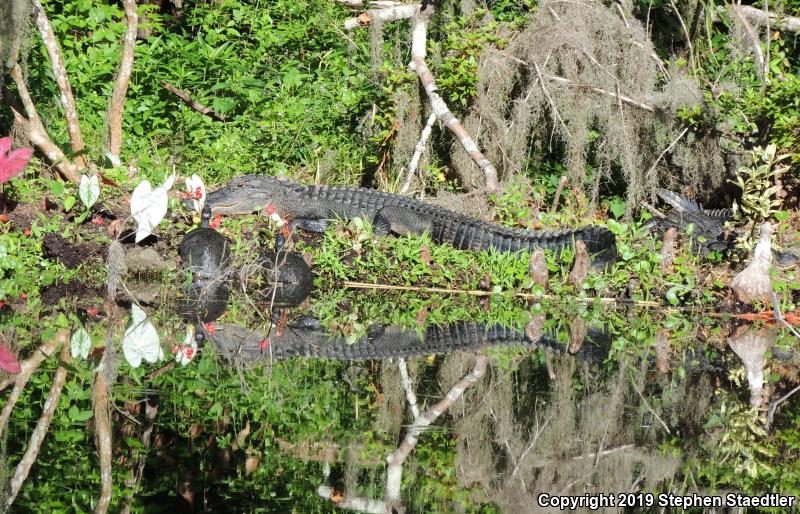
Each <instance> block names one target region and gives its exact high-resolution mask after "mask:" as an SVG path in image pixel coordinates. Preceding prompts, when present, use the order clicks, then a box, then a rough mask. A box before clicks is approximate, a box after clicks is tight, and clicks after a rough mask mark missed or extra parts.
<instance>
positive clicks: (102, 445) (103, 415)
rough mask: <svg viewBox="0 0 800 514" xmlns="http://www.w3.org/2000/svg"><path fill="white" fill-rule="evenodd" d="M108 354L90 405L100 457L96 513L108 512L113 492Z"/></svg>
mask: <svg viewBox="0 0 800 514" xmlns="http://www.w3.org/2000/svg"><path fill="white" fill-rule="evenodd" d="M108 355H109V352H106V353H105V354H103V361H102V362H101V365H100V370H99V371H98V372H97V376H96V377H95V381H94V391H93V392H92V404H93V405H94V422H95V434H96V438H97V454H98V456H99V457H100V498H99V499H98V500H97V506H96V507H95V512H96V513H103V512H107V511H108V506H109V505H110V504H111V495H112V492H113V487H112V478H111V413H110V412H109V404H108V388H109V384H108V381H107V380H106V366H108V365H109V362H108V361H109V359H108Z"/></svg>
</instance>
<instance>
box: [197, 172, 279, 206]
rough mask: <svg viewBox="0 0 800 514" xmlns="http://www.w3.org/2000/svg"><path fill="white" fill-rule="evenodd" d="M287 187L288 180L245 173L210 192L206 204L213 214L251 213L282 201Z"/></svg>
mask: <svg viewBox="0 0 800 514" xmlns="http://www.w3.org/2000/svg"><path fill="white" fill-rule="evenodd" d="M286 187H287V185H286V182H283V181H281V180H278V179H276V178H275V177H268V176H264V175H245V176H243V177H237V178H235V179H233V180H231V181H230V183H228V185H227V186H225V187H223V188H222V189H218V190H217V191H214V192H213V193H211V194H209V195H208V197H207V198H206V206H207V207H208V208H210V209H211V212H212V214H222V215H226V216H229V215H236V214H249V213H251V212H254V211H260V210H261V209H264V208H265V207H267V206H268V205H271V204H273V203H274V202H276V201H280V198H281V197H282V196H283V195H284V194H285V191H286Z"/></svg>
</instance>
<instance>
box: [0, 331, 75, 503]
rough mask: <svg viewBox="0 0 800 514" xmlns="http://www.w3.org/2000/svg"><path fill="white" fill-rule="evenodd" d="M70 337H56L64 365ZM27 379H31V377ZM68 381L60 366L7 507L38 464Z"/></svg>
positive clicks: (15, 479)
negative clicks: (40, 451) (35, 463)
mask: <svg viewBox="0 0 800 514" xmlns="http://www.w3.org/2000/svg"><path fill="white" fill-rule="evenodd" d="M68 336H69V332H67V331H66V330H60V331H59V332H58V334H57V335H56V337H55V340H56V341H57V344H59V343H60V344H61V345H62V349H61V361H62V362H63V363H67V362H69V360H70V348H69V345H67V344H66V341H67V337H68ZM31 371H32V370H31ZM27 378H30V375H29V376H28V377H27ZM27 378H26V379H25V380H24V382H27ZM66 379H67V368H66V367H64V366H63V365H59V366H58V369H56V372H55V375H53V381H52V385H51V386H50V394H48V395H47V400H46V401H45V402H44V407H43V408H42V415H41V416H40V417H39V421H38V423H36V428H35V429H34V430H33V433H32V434H31V438H30V441H29V442H28V449H27V450H26V451H25V455H23V456H22V460H20V461H19V464H17V469H16V471H15V472H14V476H13V478H12V479H11V491H10V492H9V494H8V497H7V498H6V506H7V507H9V506H11V504H12V503H14V500H15V499H16V497H17V494H19V491H20V489H22V484H23V483H24V482H25V479H26V478H28V473H30V470H31V467H33V463H34V462H36V457H37V456H38V455H39V450H40V449H41V448H42V442H44V437H45V436H46V435H47V429H48V428H49V427H50V421H51V420H52V419H53V415H54V414H55V412H56V408H57V407H58V400H59V398H61V389H62V388H63V387H64V382H65V381H66ZM23 386H24V383H23ZM20 390H21V389H20ZM14 391H17V387H16V386H15V387H14ZM13 394H14V392H13V391H12V395H13ZM9 405H10V406H12V407H13V405H14V404H13V403H12V402H8V404H7V406H9ZM3 413H4V414H5V408H4V409H3ZM9 413H10V410H9ZM6 421H7V420H6Z"/></svg>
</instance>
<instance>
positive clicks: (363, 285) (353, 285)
mask: <svg viewBox="0 0 800 514" xmlns="http://www.w3.org/2000/svg"><path fill="white" fill-rule="evenodd" d="M342 286H343V287H347V288H350V289H377V290H385V291H415V292H418V293H433V294H466V295H470V296H492V295H495V294H497V293H495V292H494V291H481V290H478V289H448V288H444V287H424V286H398V285H394V284H373V283H370V282H353V281H351V280H345V281H343V282H342ZM513 296H514V298H522V299H524V300H542V299H545V300H557V299H559V297H558V296H554V295H547V294H544V295H541V294H533V293H514V294H513ZM570 301H577V302H581V303H594V302H600V303H602V304H604V305H606V304H612V303H624V304H626V305H638V306H640V307H665V305H664V304H663V303H660V302H651V301H648V300H634V301H631V300H620V299H618V298H612V297H602V296H598V297H585V298H584V297H578V298H570ZM677 310H680V309H677ZM714 314H715V313H708V316H713V315H714ZM718 314H720V317H722V316H723V315H724V316H729V314H727V313H724V314H723V313H718Z"/></svg>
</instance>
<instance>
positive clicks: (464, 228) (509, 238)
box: [206, 175, 617, 268]
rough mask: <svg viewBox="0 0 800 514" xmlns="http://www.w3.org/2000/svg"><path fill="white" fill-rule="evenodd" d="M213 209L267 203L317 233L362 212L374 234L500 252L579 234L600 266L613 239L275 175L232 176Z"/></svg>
mask: <svg viewBox="0 0 800 514" xmlns="http://www.w3.org/2000/svg"><path fill="white" fill-rule="evenodd" d="M206 206H207V207H208V208H209V209H210V211H211V212H212V213H213V214H222V215H238V214H249V213H251V212H254V211H261V210H263V209H265V208H266V207H268V206H271V207H273V208H275V209H276V211H277V212H278V214H280V215H281V216H282V217H284V218H287V219H289V220H290V221H291V223H292V226H293V227H300V228H303V229H305V230H311V231H316V232H320V231H323V230H324V229H325V227H326V225H327V223H329V222H330V221H331V220H334V219H336V218H342V219H351V218H354V217H361V218H364V219H367V220H369V221H371V222H372V223H373V225H374V227H375V232H376V234H378V235H386V234H388V233H393V234H406V233H413V234H422V233H423V232H425V231H427V232H428V233H429V234H430V236H431V238H432V239H433V240H434V241H435V242H437V243H448V244H450V245H452V246H454V247H455V248H459V249H465V250H488V249H491V248H494V249H496V250H499V251H503V252H516V251H521V250H525V251H530V250H533V249H536V248H546V249H550V250H553V251H556V252H559V251H561V250H562V249H564V248H566V247H571V246H572V245H573V244H574V242H575V240H577V239H580V240H582V241H583V242H584V243H585V244H586V247H587V249H588V250H589V253H590V254H592V255H593V256H594V265H595V266H596V267H599V268H602V267H605V266H607V265H608V264H610V263H612V262H614V260H615V259H616V254H617V247H616V238H615V237H614V234H612V233H611V232H610V231H609V230H608V229H607V228H605V227H600V226H586V227H582V228H579V229H576V230H558V231H531V230H514V229H509V228H505V227H502V226H499V225H495V224H492V223H487V222H485V221H481V220H478V219H475V218H470V217H468V216H464V215H461V214H458V213H455V212H453V211H450V210H448V209H445V208H442V207H437V206H435V205H431V204H427V203H424V202H421V201H419V200H416V199H413V198H409V197H405V196H400V195H395V194H391V193H385V192H381V191H376V190H374V189H364V188H350V187H336V186H303V185H301V184H298V183H296V182H290V181H284V180H278V179H276V178H275V177H268V176H260V175H258V176H257V175H246V176H243V177H238V178H235V179H233V180H232V181H231V182H230V183H229V184H228V185H227V186H226V187H224V188H222V189H219V190H217V191H214V192H213V193H211V194H210V195H208V198H207V200H206Z"/></svg>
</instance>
